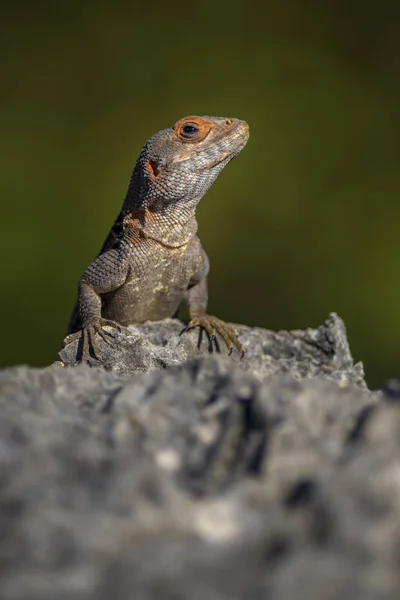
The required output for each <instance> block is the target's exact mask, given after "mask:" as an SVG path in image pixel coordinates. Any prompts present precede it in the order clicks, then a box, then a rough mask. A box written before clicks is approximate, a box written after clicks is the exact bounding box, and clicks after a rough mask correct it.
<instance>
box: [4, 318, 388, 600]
mask: <svg viewBox="0 0 400 600" xmlns="http://www.w3.org/2000/svg"><path fill="white" fill-rule="evenodd" d="M181 328H182V325H181V323H180V322H179V321H176V320H172V319H168V320H166V321H162V322H160V323H152V324H150V323H147V324H144V325H141V326H138V327H131V328H129V330H128V331H124V332H123V333H122V334H119V335H118V336H117V339H116V342H117V344H116V346H115V347H114V348H112V347H111V346H110V347H107V346H105V352H106V354H105V360H104V366H105V367H106V369H101V368H90V367H89V366H87V365H78V366H73V367H67V368H66V367H63V366H62V365H63V364H65V365H75V363H76V361H75V358H76V354H77V346H76V345H72V344H71V345H70V346H68V347H67V348H64V349H63V350H62V352H61V353H60V356H61V359H62V362H58V363H55V364H54V365H52V366H51V367H47V368H44V369H30V368H27V367H17V368H13V369H7V370H4V371H2V372H0V540H1V543H0V573H1V576H0V598H1V599H2V600H3V599H4V600H25V599H26V600H28V599H29V600H53V599H54V600H55V599H57V600H106V599H107V600H108V599H109V598H110V597H111V598H113V600H126V599H130V598H132V599H135V600H142V599H143V600H156V599H157V600H204V599H205V598H206V599H207V600H264V599H265V598H270V599H272V600H274V599H277V600H293V598H296V599H297V600H314V599H315V600H317V599H318V600H320V599H324V598H329V599H330V600H339V599H340V600H354V599H355V598H357V599H358V598H360V599H361V598H362V599H363V600H373V599H374V600H375V599H382V600H386V599H387V600H389V599H391V598H393V599H395V598H396V599H397V598H398V597H400V570H399V564H398V557H399V556H400V528H399V525H398V524H399V522H400V503H399V500H398V499H399V497H400V483H399V482H400V478H399V465H400V442H399V440H400V405H399V403H398V401H397V396H395V395H394V394H392V397H391V398H390V399H388V398H387V397H386V396H384V395H383V394H381V393H379V392H370V391H369V390H368V388H367V386H366V384H365V381H364V378H363V371H362V366H361V365H357V366H354V365H353V360H352V357H351V354H350V350H349V347H348V343H347V340H346V335H345V329H344V326H343V323H342V321H341V320H340V319H339V318H338V317H336V316H335V315H332V316H331V317H330V318H329V319H328V321H327V322H326V323H325V324H324V325H322V326H321V327H320V328H319V329H317V330H307V331H296V332H279V333H272V332H269V331H264V330H262V329H251V328H248V327H244V326H238V329H239V330H240V334H241V339H242V340H243V343H244V344H245V346H246V348H247V352H246V355H245V358H244V359H243V360H239V358H238V357H235V356H233V357H227V356H224V354H225V350H224V349H223V348H221V353H220V354H219V353H215V352H214V353H212V354H209V353H208V347H207V345H205V346H201V347H200V350H199V349H198V348H197V344H198V333H197V332H189V333H187V334H185V335H184V336H179V332H180V329H181ZM203 343H204V340H203ZM101 348H102V349H103V346H101ZM93 365H94V366H95V365H96V363H95V361H93Z"/></svg>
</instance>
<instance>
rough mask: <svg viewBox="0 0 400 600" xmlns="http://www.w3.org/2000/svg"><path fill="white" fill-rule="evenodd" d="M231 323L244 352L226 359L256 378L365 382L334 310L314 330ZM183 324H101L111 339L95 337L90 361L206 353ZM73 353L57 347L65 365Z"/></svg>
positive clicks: (161, 360) (165, 362) (173, 359)
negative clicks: (98, 356)
mask: <svg viewBox="0 0 400 600" xmlns="http://www.w3.org/2000/svg"><path fill="white" fill-rule="evenodd" d="M235 327H236V328H237V330H238V332H239V337H240V340H241V342H242V344H243V346H244V348H245V350H246V352H245V355H244V357H243V358H242V359H241V358H240V356H239V353H238V352H236V351H234V352H233V354H232V355H231V357H230V359H231V361H232V363H233V364H234V365H236V366H237V367H238V368H240V369H241V370H243V371H246V372H250V373H251V374H252V375H253V376H255V377H257V378H258V379H260V380H263V379H264V378H265V377H269V376H270V375H272V374H274V373H290V374H291V375H292V376H293V377H295V378H296V379H303V378H305V377H324V378H326V377H328V378H332V379H336V380H341V381H353V382H355V383H357V384H358V385H365V383H364V371H363V368H362V365H361V364H358V365H356V366H354V365H353V358H352V356H351V353H350V349H349V345H348V342H347V338H346V330H345V327H344V324H343V321H342V320H341V319H340V318H339V317H338V316H337V315H336V314H334V313H333V314H331V316H330V317H329V319H327V321H326V322H325V323H324V324H323V325H322V326H321V327H319V328H318V329H307V330H306V331H289V332H288V331H280V332H278V333H274V332H272V331H268V330H266V329H261V328H259V327H254V328H251V327H246V326H245V325H235ZM183 328H184V325H183V324H182V322H181V321H179V320H178V319H165V320H163V321H158V322H147V323H144V324H141V325H135V326H130V327H129V328H124V329H123V331H122V332H121V333H118V332H117V331H115V330H112V329H111V328H106V330H107V331H109V333H110V340H111V344H106V343H105V342H104V341H103V340H102V339H101V338H99V340H98V342H99V348H100V351H101V355H102V360H101V361H99V360H96V359H95V358H91V359H90V364H91V365H92V366H102V367H104V368H106V369H107V370H109V371H114V372H116V373H121V374H125V375H133V374H134V373H138V372H148V371H153V370H158V369H163V368H167V367H172V366H175V365H178V364H182V363H183V362H185V361H187V360H189V359H191V358H194V357H195V356H200V355H208V354H209V353H210V347H209V342H208V340H207V339H206V335H201V332H199V330H198V329H194V330H190V331H187V332H185V333H184V334H182V331H183ZM181 334H182V335H181ZM111 336H112V337H111ZM199 342H200V344H199ZM211 349H212V350H214V352H216V353H219V354H222V355H226V354H227V353H228V351H227V349H226V347H225V345H224V344H223V343H221V342H218V341H217V346H216V348H215V347H214V348H211ZM79 356H80V348H79V344H78V342H77V341H76V342H73V343H71V344H69V345H67V346H65V347H64V348H63V349H62V350H61V352H60V358H61V361H62V362H63V363H64V364H65V365H68V366H72V365H75V364H76V362H77V360H76V359H77V357H79Z"/></svg>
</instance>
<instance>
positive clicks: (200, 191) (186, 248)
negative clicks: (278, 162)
mask: <svg viewBox="0 0 400 600" xmlns="http://www.w3.org/2000/svg"><path fill="white" fill-rule="evenodd" d="M248 138H249V126H248V124H247V123H246V121H242V120H240V119H236V118H226V117H209V116H203V117H198V116H189V117H185V118H183V119H180V120H179V121H178V122H177V123H175V125H173V126H172V127H170V128H168V129H163V130H162V131H159V132H158V133H156V134H155V135H153V136H152V137H151V138H150V139H149V141H148V142H147V143H146V144H145V145H144V147H143V149H142V151H141V153H140V155H139V158H138V159H137V162H136V165H135V168H134V170H133V173H132V176H131V179H130V183H129V186H128V190H127V193H126V196H125V199H124V202H123V205H122V208H121V210H120V213H119V215H118V216H117V219H116V221H115V223H114V225H113V226H112V228H111V230H110V232H109V234H108V236H107V238H106V240H105V242H104V244H103V246H102V248H101V250H100V253H99V254H98V255H97V258H96V259H95V260H94V262H92V264H91V265H90V266H89V267H88V268H87V269H86V271H85V272H84V274H83V275H82V277H81V279H80V282H79V287H78V297H77V301H76V303H75V308H74V310H73V313H72V316H71V319H70V322H69V326H68V330H67V335H66V337H65V339H64V345H66V344H69V343H71V342H73V341H75V340H76V339H79V340H80V344H81V346H80V347H81V348H82V352H81V358H80V360H81V362H83V363H86V362H88V359H89V356H90V354H93V356H94V357H95V358H97V359H100V358H101V354H100V351H99V348H98V344H97V340H96V336H97V335H98V336H99V337H100V338H102V339H103V340H104V341H105V342H107V343H112V338H113V337H114V336H113V335H112V334H111V333H109V331H107V330H105V329H103V328H104V327H108V328H112V329H116V330H118V331H121V326H128V325H131V324H134V323H142V322H144V321H154V320H159V319H163V318H166V317H172V316H176V315H177V312H178V309H179V306H180V304H181V302H182V301H183V300H185V301H186V303H187V306H188V310H189V316H190V320H189V323H188V324H187V326H186V327H185V329H184V330H183V331H187V330H189V329H192V328H195V327H199V328H200V331H203V330H204V331H205V332H206V334H207V336H208V339H209V343H210V347H211V345H212V341H215V340H216V336H217V334H218V335H220V336H221V337H222V339H223V341H224V343H225V344H226V346H227V348H228V350H229V354H230V353H231V352H232V350H233V348H234V347H235V348H237V350H238V351H239V352H240V353H241V354H242V355H243V353H244V349H243V346H242V344H241V343H240V341H239V339H238V335H237V331H236V330H235V328H234V327H233V326H232V325H229V324H227V323H225V322H224V321H221V320H220V319H218V318H217V317H214V316H211V315H208V314H207V312H206V309H207V303H208V289H207V274H208V272H209V260H208V257H207V255H206V253H205V251H204V250H203V247H202V245H201V243H200V240H199V238H198V236H197V235H196V232H197V221H196V216H195V211H196V207H197V205H198V203H199V201H200V200H201V198H202V197H203V196H204V194H205V193H206V192H207V190H208V189H209V188H210V186H211V185H212V184H213V182H214V181H215V180H216V178H217V176H218V175H219V173H220V172H221V171H222V169H223V168H224V167H225V166H226V165H227V164H228V163H229V162H230V161H231V160H232V159H233V158H235V157H236V156H237V155H238V154H239V152H240V151H241V150H242V149H243V148H244V147H245V145H246V143H247V140H248Z"/></svg>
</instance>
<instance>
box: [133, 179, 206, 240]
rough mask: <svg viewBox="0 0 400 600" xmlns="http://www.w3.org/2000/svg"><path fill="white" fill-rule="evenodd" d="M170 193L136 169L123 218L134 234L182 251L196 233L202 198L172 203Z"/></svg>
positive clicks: (179, 200)
mask: <svg viewBox="0 0 400 600" xmlns="http://www.w3.org/2000/svg"><path fill="white" fill-rule="evenodd" d="M167 192H168V190H163V189H162V188H160V187H157V186H153V185H151V182H150V181H149V180H148V178H147V177H145V176H143V172H142V170H141V169H140V168H138V167H137V168H135V170H134V172H133V174H132V178H131V181H130V184H129V188H128V191H127V194H126V197H125V200H124V204H123V206H122V216H123V219H124V221H125V222H126V223H127V224H128V225H129V230H130V231H131V232H132V233H135V232H136V233H137V234H139V235H140V236H141V237H147V238H150V239H153V240H155V241H158V242H160V243H161V244H163V245H165V246H167V247H171V248H179V247H181V246H183V245H185V244H187V243H188V242H189V241H190V239H191V238H192V237H193V236H194V235H195V234H196V231H197V221H196V217H195V208H196V205H197V203H198V202H199V200H200V198H189V197H187V196H186V197H185V196H184V197H182V198H174V200H173V201H171V200H169V197H168V193H167Z"/></svg>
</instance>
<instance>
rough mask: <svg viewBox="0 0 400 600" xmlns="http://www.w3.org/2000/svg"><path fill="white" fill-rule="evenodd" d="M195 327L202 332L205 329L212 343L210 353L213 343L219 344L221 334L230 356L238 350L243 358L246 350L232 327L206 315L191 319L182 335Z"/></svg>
mask: <svg viewBox="0 0 400 600" xmlns="http://www.w3.org/2000/svg"><path fill="white" fill-rule="evenodd" d="M194 327H200V328H201V330H203V329H204V331H205V332H206V334H207V336H208V339H209V342H210V351H212V349H213V346H212V344H213V342H214V343H215V344H217V334H219V335H220V336H221V337H222V339H223V340H224V342H225V345H226V347H227V348H228V354H229V355H230V354H232V351H233V348H237V350H238V351H239V352H240V358H243V356H244V348H243V346H242V344H241V343H240V342H239V340H238V332H237V331H236V329H235V328H234V327H232V325H228V324H227V323H225V322H224V321H221V320H220V319H217V317H212V316H210V315H204V316H202V317H194V318H193V319H191V321H190V322H189V323H188V324H187V326H186V327H185V328H184V329H183V331H182V332H181V334H182V333H185V332H186V331H189V329H194ZM217 348H218V345H217Z"/></svg>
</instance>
